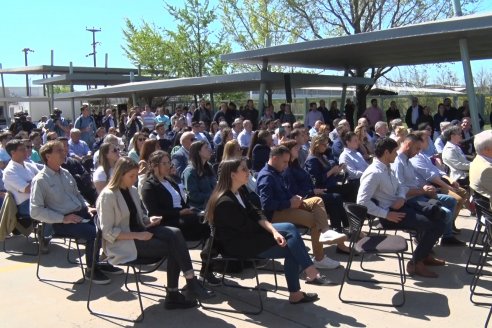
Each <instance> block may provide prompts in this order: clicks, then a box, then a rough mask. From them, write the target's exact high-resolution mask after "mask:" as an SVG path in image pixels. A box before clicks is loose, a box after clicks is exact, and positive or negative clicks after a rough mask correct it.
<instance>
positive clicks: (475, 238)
mask: <svg viewBox="0 0 492 328" xmlns="http://www.w3.org/2000/svg"><path fill="white" fill-rule="evenodd" d="M473 202H474V203H475V207H476V208H477V210H476V211H477V214H476V217H477V220H476V222H475V228H474V229H473V233H472V235H471V237H470V242H469V243H468V247H469V250H470V253H469V254H468V260H467V261H466V266H465V270H466V272H467V273H469V274H475V273H476V272H477V267H478V263H477V262H473V258H474V257H477V255H478V257H480V254H482V252H483V248H484V246H483V245H485V240H486V238H487V234H486V233H485V231H484V228H485V219H484V218H483V213H482V210H481V209H482V208H483V207H485V208H487V204H488V203H489V200H488V199H487V198H486V197H484V196H482V195H480V194H479V193H478V192H476V191H474V192H473ZM477 203H481V204H482V206H480V207H478V206H477ZM473 265H475V269H472V268H471V267H472V266H473Z"/></svg>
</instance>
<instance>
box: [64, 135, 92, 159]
mask: <svg viewBox="0 0 492 328" xmlns="http://www.w3.org/2000/svg"><path fill="white" fill-rule="evenodd" d="M89 152H90V149H89V146H88V145H87V144H86V143H85V141H84V140H82V139H80V140H79V142H77V143H74V142H73V141H72V139H70V140H68V154H69V155H70V156H74V155H77V156H79V157H83V156H86V155H87V154H88V153H89Z"/></svg>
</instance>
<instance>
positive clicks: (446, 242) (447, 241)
mask: <svg viewBox="0 0 492 328" xmlns="http://www.w3.org/2000/svg"><path fill="white" fill-rule="evenodd" d="M441 246H466V243H465V242H464V241H461V240H459V239H458V238H456V237H454V236H453V237H443V238H441Z"/></svg>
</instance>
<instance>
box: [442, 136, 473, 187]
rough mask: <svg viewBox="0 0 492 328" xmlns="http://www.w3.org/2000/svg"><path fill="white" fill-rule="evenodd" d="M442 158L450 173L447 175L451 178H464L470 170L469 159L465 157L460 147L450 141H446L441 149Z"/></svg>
mask: <svg viewBox="0 0 492 328" xmlns="http://www.w3.org/2000/svg"><path fill="white" fill-rule="evenodd" d="M442 160H443V162H444V164H446V165H447V166H449V169H450V171H451V173H450V174H449V176H450V177H451V179H453V180H458V179H464V178H466V177H467V176H468V171H470V161H469V160H468V159H467V158H466V157H465V154H463V151H462V150H461V148H460V147H458V146H455V145H453V144H452V143H451V142H449V141H448V142H446V145H445V146H444V149H443V150H442Z"/></svg>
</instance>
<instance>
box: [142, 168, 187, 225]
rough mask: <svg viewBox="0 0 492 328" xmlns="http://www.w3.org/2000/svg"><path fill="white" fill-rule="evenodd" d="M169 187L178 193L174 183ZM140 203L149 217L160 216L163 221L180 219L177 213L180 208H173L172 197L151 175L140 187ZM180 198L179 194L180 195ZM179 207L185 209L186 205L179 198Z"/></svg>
mask: <svg viewBox="0 0 492 328" xmlns="http://www.w3.org/2000/svg"><path fill="white" fill-rule="evenodd" d="M169 182H170V183H171V185H172V186H173V188H174V189H176V191H177V192H178V193H179V187H178V185H177V184H175V183H174V182H171V181H169ZM141 193H142V201H143V203H144V205H145V208H146V209H147V211H148V215H149V216H153V215H158V216H162V218H163V221H165V220H166V219H168V220H173V219H178V218H179V217H180V215H179V211H180V210H181V208H174V207H173V197H172V196H171V194H170V193H169V191H167V189H166V188H165V187H164V186H163V185H162V183H161V182H160V181H159V180H158V179H157V178H155V177H154V176H153V175H151V176H150V177H148V178H147V179H145V180H144V183H143V185H142V191H141ZM180 196H181V193H180ZM181 207H182V208H185V207H186V204H185V202H184V200H183V198H181Z"/></svg>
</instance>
